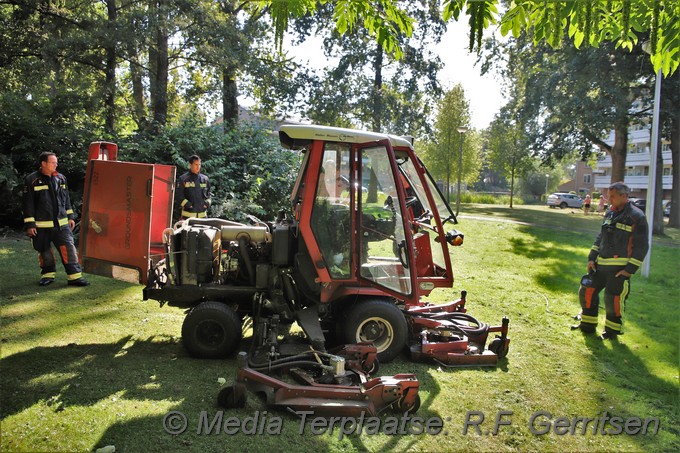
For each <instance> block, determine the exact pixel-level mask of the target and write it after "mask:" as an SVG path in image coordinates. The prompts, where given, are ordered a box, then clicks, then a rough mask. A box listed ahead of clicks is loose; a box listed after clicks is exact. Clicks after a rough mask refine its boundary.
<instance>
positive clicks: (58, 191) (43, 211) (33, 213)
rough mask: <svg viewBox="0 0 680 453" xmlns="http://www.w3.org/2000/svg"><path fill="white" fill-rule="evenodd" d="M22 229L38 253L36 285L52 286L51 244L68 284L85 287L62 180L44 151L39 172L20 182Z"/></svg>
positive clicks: (53, 157)
mask: <svg viewBox="0 0 680 453" xmlns="http://www.w3.org/2000/svg"><path fill="white" fill-rule="evenodd" d="M24 183H25V184H24V199H23V211H24V230H25V231H26V235H27V236H28V237H30V238H31V242H32V243H33V248H34V249H35V250H36V251H37V252H38V253H40V255H39V260H40V269H41V279H40V282H39V283H38V284H39V285H40V286H47V285H50V284H52V283H54V278H55V277H56V271H57V264H56V261H55V259H54V253H53V251H52V244H54V245H55V246H56V247H57V250H59V256H60V258H61V262H62V263H63V264H64V269H66V275H67V279H68V285H71V286H88V285H89V284H90V283H89V282H88V281H87V280H85V279H84V278H83V275H82V273H81V269H80V264H79V263H78V253H77V251H76V247H75V245H74V243H73V233H72V230H73V228H74V227H75V219H76V216H75V214H74V213H73V209H72V208H71V198H70V197H69V194H68V186H67V185H66V177H65V176H64V175H62V174H60V173H58V172H57V156H56V155H55V154H54V153H50V152H44V153H42V154H41V155H40V169H39V170H38V171H36V172H34V173H31V174H30V175H28V176H27V177H26V179H25V181H24Z"/></svg>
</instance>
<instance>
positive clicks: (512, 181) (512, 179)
mask: <svg viewBox="0 0 680 453" xmlns="http://www.w3.org/2000/svg"><path fill="white" fill-rule="evenodd" d="M513 152H514V151H513ZM514 194H515V156H513V157H512V168H511V169H510V209H512V198H513V196H514Z"/></svg>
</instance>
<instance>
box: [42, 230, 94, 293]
mask: <svg viewBox="0 0 680 453" xmlns="http://www.w3.org/2000/svg"><path fill="white" fill-rule="evenodd" d="M31 242H32V243H33V248H34V249H35V250H36V251H37V252H38V253H39V254H40V255H39V260H40V269H41V276H42V278H54V277H55V276H56V274H57V263H56V261H55V259H54V253H53V251H52V244H54V245H55V246H56V247H57V250H58V251H59V256H60V257H61V262H62V263H63V264H64V269H65V270H66V275H67V278H68V279H69V280H76V279H78V278H80V277H82V276H83V275H82V273H81V269H80V264H79V263H78V252H77V251H76V246H75V244H74V243H73V233H71V229H70V228H69V227H68V226H65V227H63V228H38V229H37V234H36V236H34V237H33V238H32V240H31Z"/></svg>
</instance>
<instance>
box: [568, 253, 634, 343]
mask: <svg viewBox="0 0 680 453" xmlns="http://www.w3.org/2000/svg"><path fill="white" fill-rule="evenodd" d="M623 268H624V267H623V266H598V267H597V272H595V274H594V275H593V283H592V285H591V286H590V287H586V286H583V285H581V288H580V289H579V300H580V302H581V309H582V312H581V329H582V330H586V331H595V327H596V326H597V309H598V307H599V303H600V292H601V291H602V290H603V289H604V306H605V309H606V312H607V319H606V321H605V323H604V331H605V332H608V333H612V334H620V333H622V319H621V317H622V315H623V311H624V307H625V303H626V299H627V298H628V294H629V292H630V277H623V276H620V277H616V273H617V272H619V271H621V270H622V269H623Z"/></svg>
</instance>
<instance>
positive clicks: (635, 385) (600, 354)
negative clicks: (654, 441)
mask: <svg viewBox="0 0 680 453" xmlns="http://www.w3.org/2000/svg"><path fill="white" fill-rule="evenodd" d="M584 338H585V344H586V347H587V348H588V349H590V350H591V351H592V353H593V357H594V358H596V359H597V362H598V365H599V369H600V372H601V374H602V375H603V376H602V381H608V382H609V384H610V385H611V386H612V388H611V389H610V390H611V391H612V392H613V393H614V394H615V398H617V399H619V404H620V405H621V406H622V410H623V413H618V414H617V415H619V416H622V417H624V418H626V417H640V418H648V417H652V416H654V417H661V416H662V415H664V416H667V417H669V418H670V420H671V423H670V424H668V425H662V426H661V427H660V430H664V431H667V432H669V433H671V434H672V435H674V436H676V443H677V444H678V445H679V446H680V438H679V437H678V436H680V428H679V426H680V425H678V421H679V420H678V416H677V414H678V404H679V402H680V398H679V396H678V388H677V386H676V385H673V384H672V383H669V382H668V381H666V380H664V379H661V378H659V377H657V376H655V375H654V374H653V373H651V372H650V371H649V369H648V368H647V366H646V365H645V363H644V362H643V361H642V360H641V359H640V357H639V354H637V353H635V352H634V351H632V350H631V349H630V348H629V347H628V345H627V344H624V343H621V342H620V341H618V340H616V339H615V340H601V339H600V338H599V337H598V336H596V335H592V334H591V335H585V336H584ZM605 342H611V349H609V348H608V347H607V344H606V343H605ZM622 392H625V393H622ZM627 394H629V395H633V398H631V399H628V398H627V397H626V395H627ZM640 400H646V401H649V402H651V403H653V407H654V409H655V410H656V412H657V413H655V414H653V415H652V414H640V413H636V412H635V409H633V406H634V404H635V402H636V401H640ZM628 403H630V404H628ZM672 414H675V416H673V415H672Z"/></svg>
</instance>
